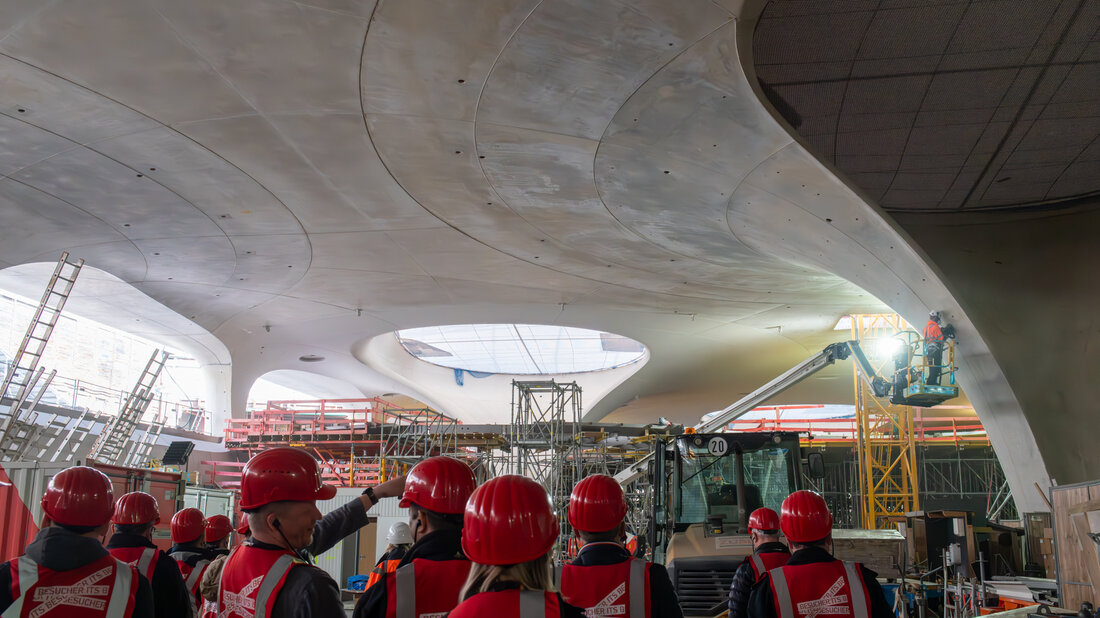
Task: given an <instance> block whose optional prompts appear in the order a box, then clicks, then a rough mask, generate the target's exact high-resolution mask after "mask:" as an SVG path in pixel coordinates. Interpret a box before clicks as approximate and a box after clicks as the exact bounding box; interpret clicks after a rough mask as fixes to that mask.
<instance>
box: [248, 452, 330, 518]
mask: <svg viewBox="0 0 1100 618" xmlns="http://www.w3.org/2000/svg"><path fill="white" fill-rule="evenodd" d="M335 495H336V488H335V487H333V486H332V485H325V483H324V482H323V481H322V480H321V468H320V466H318V465H317V460H316V459H314V458H313V457H312V456H311V455H310V454H309V453H307V452H305V451H300V450H298V449H296V448H290V447H288V446H284V447H280V448H273V449H271V450H267V451H264V452H262V453H260V454H258V455H256V456H255V457H253V458H252V459H249V460H248V463H247V464H245V466H244V473H243V474H241V510H243V511H249V510H252V509H258V508H260V507H261V506H263V505H265V504H271V503H272V502H282V501H283V500H292V501H295V502H306V501H311V500H328V499H330V498H332V497H333V496H335Z"/></svg>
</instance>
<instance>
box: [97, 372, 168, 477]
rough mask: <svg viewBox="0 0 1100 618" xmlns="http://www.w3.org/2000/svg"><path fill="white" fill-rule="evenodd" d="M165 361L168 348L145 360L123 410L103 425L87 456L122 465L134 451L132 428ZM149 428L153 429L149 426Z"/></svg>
mask: <svg viewBox="0 0 1100 618" xmlns="http://www.w3.org/2000/svg"><path fill="white" fill-rule="evenodd" d="M167 360H168V352H167V351H163V350H154V351H153V354H152V355H151V356H150V357H149V362H147V363H145V370H144V371H142V372H141V376H139V377H138V381H137V383H136V384H134V388H133V390H131V391H130V394H129V395H128V396H127V397H126V402H125V403H124V404H123V405H122V409H120V410H119V411H118V416H115V417H114V418H113V419H111V421H110V422H109V423H107V426H106V427H104V428H103V432H102V433H100V434H99V437H98V438H96V441H95V444H93V445H92V450H91V452H90V453H88V459H91V460H94V461H98V462H100V463H105V464H111V465H122V463H123V462H124V461H127V460H129V459H130V455H132V454H133V450H134V441H133V439H132V438H133V435H134V430H135V429H137V428H138V423H140V422H141V417H142V416H143V415H144V414H145V411H146V410H147V409H148V408H149V403H150V402H152V400H153V385H154V384H156V382H157V378H159V377H160V372H161V370H162V369H164V363H165V362H166V361H167ZM154 424H156V423H154ZM163 424H164V423H163V419H161V422H160V425H161V426H163ZM150 431H153V429H152V427H151V428H150ZM155 431H156V434H157V435H159V434H160V430H159V429H157V430H155ZM147 433H148V432H147ZM154 440H155V437H154ZM150 448H151V446H150Z"/></svg>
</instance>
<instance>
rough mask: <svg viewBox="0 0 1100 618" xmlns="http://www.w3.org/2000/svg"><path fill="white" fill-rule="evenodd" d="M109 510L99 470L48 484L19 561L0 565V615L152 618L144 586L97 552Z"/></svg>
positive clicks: (71, 472)
mask: <svg viewBox="0 0 1100 618" xmlns="http://www.w3.org/2000/svg"><path fill="white" fill-rule="evenodd" d="M114 506H115V496H114V492H113V491H112V490H111V480H110V479H108V478H107V476H106V475H105V474H103V473H102V472H100V471H99V470H95V469H93V468H86V467H84V466H76V467H73V468H66V469H65V470H62V471H61V472H59V473H58V474H57V475H56V476H54V477H53V478H52V479H50V482H49V485H47V486H46V494H45V495H44V496H43V497H42V512H43V517H42V529H41V530H40V531H39V532H38V534H37V535H36V536H35V538H34V541H32V542H31V544H30V545H28V546H27V549H26V553H25V554H24V555H22V556H20V557H18V558H16V559H14V560H12V561H10V562H5V563H4V564H2V565H0V613H3V615H4V616H13V617H19V618H26V617H28V616H32V615H33V616H41V617H42V618H52V617H55V616H56V617H59V618H60V617H67V616H74V615H80V616H89V617H103V618H152V617H153V616H154V615H155V614H154V613H153V591H152V588H151V587H150V586H149V580H147V579H146V578H145V577H144V576H143V575H141V574H139V573H138V572H137V569H136V568H134V567H132V566H130V565H128V564H126V563H124V562H121V561H120V560H118V559H116V558H115V557H114V556H112V555H111V554H110V553H108V552H107V550H106V549H105V548H104V547H103V537H104V535H106V534H107V528H108V526H110V521H111V515H112V513H114Z"/></svg>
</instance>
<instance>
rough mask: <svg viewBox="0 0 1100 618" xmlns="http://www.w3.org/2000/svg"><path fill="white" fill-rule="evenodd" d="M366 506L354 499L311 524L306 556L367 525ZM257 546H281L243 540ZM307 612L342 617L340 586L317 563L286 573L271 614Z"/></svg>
mask: <svg viewBox="0 0 1100 618" xmlns="http://www.w3.org/2000/svg"><path fill="white" fill-rule="evenodd" d="M367 523H368V520H367V510H366V509H365V508H363V503H362V501H360V500H358V499H356V500H352V501H351V502H349V503H347V504H345V505H344V506H342V507H340V508H338V509H336V510H334V511H332V512H331V513H329V514H328V515H325V516H324V517H323V518H321V520H320V521H318V522H317V524H316V525H314V527H313V542H312V543H310V545H309V547H307V548H306V550H305V551H306V553H307V554H309V556H311V557H312V556H316V555H318V554H323V553H325V552H326V551H328V550H330V549H332V548H333V546H335V545H336V544H337V543H339V542H340V539H343V538H344V537H346V536H348V535H349V534H352V533H353V532H355V531H356V530H358V529H360V528H362V527H363V526H365V525H367ZM245 543H248V544H250V545H252V546H254V547H258V548H260V549H279V550H281V549H283V548H282V547H278V546H276V545H269V544H267V543H262V542H260V541H257V540H256V539H253V538H249V539H248V540H246V541H245ZM310 616H319V617H328V616H337V617H339V618H343V617H344V616H345V613H344V603H343V602H342V601H340V588H339V587H338V586H337V585H336V582H335V581H334V580H333V579H332V577H330V576H329V574H328V573H326V572H324V571H322V570H321V569H319V568H316V567H305V566H302V567H295V568H292V569H290V572H289V573H287V576H286V581H285V582H283V587H282V588H280V589H279V594H278V595H276V596H275V603H274V605H272V607H271V618H308V617H310Z"/></svg>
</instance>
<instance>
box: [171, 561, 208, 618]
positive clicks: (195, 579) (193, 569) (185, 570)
mask: <svg viewBox="0 0 1100 618" xmlns="http://www.w3.org/2000/svg"><path fill="white" fill-rule="evenodd" d="M168 555H169V557H171V558H172V559H173V560H175V561H176V564H178V565H179V567H180V575H183V582H184V583H185V584H187V589H188V590H190V591H191V596H192V597H193V599H194V603H193V604H192V605H191V609H192V613H194V614H197V613H198V608H199V607H201V606H202V603H203V598H202V594H201V593H199V584H200V583H202V574H203V573H205V572H206V567H208V566H210V561H209V560H207V559H205V558H203V559H202V560H198V561H196V562H195V566H189V565H188V564H187V562H186V561H187V560H190V559H191V558H193V557H195V556H201V555H202V554H200V553H198V552H195V551H178V552H176V553H174V554H168Z"/></svg>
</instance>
